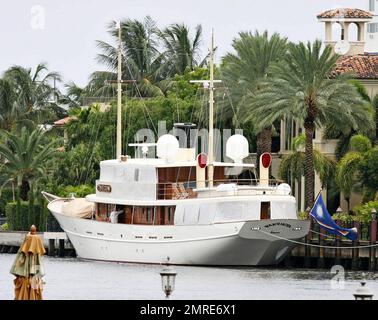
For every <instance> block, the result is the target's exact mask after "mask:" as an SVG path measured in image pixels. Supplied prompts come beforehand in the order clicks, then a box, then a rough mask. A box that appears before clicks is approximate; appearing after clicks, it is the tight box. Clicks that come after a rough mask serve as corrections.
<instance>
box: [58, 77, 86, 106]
mask: <svg viewBox="0 0 378 320" xmlns="http://www.w3.org/2000/svg"><path fill="white" fill-rule="evenodd" d="M64 86H65V88H66V93H65V94H64V95H61V97H60V99H59V102H60V103H62V104H65V105H68V106H69V107H70V108H76V107H80V106H83V105H84V99H85V98H86V96H88V95H89V92H88V88H87V87H84V88H83V87H79V86H78V85H77V84H76V83H75V82H73V81H71V82H69V83H66V84H65V85H64Z"/></svg>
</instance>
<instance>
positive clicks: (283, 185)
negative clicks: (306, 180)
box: [277, 183, 291, 196]
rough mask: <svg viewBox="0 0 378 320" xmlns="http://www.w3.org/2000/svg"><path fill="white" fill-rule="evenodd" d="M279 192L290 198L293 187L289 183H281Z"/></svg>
mask: <svg viewBox="0 0 378 320" xmlns="http://www.w3.org/2000/svg"><path fill="white" fill-rule="evenodd" d="M277 191H278V193H279V194H283V195H285V196H288V195H290V194H291V187H290V185H288V184H287V183H281V184H280V185H279V186H278V187H277Z"/></svg>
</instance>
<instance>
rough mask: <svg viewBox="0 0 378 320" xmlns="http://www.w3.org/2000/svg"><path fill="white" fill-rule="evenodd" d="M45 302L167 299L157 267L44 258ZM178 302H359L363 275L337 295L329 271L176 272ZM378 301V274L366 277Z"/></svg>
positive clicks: (5, 278) (2, 260) (2, 267)
mask: <svg viewBox="0 0 378 320" xmlns="http://www.w3.org/2000/svg"><path fill="white" fill-rule="evenodd" d="M14 258H15V255H14V254H0V300H4V299H13V297H14V296H13V279H14V276H13V275H11V274H10V273H9V269H10V267H11V265H12V263H13V260H14ZM44 266H45V270H46V275H45V277H44V279H45V282H46V285H45V289H44V299H110V300H113V299H163V298H164V295H163V293H162V291H161V280H160V275H159V272H160V270H161V269H162V267H161V266H157V265H141V264H117V263H106V262H89V261H82V260H79V259H68V258H64V259H60V258H50V257H45V258H44ZM174 268H175V270H176V272H177V279H176V289H175V291H174V293H173V295H172V299H206V300H207V299H214V300H216V299H241V300H244V299H251V300H254V299H271V300H277V299H285V300H289V299H299V300H301V299H326V300H328V299H335V300H336V299H337V300H340V299H354V298H353V292H354V291H355V289H356V287H357V286H358V285H359V280H360V279H361V278H362V272H346V274H345V276H346V280H345V283H344V288H343V289H340V288H338V289H337V288H336V289H332V287H331V279H332V277H334V276H335V275H334V274H331V273H330V271H327V270H321V271H318V270H303V269H302V270H293V269H290V270H284V269H275V268H252V267H251V268H207V267H182V266H175V267H174ZM365 276H366V279H367V286H368V287H369V289H370V290H371V291H372V292H373V293H374V296H375V299H377V297H378V281H377V280H378V274H374V273H365Z"/></svg>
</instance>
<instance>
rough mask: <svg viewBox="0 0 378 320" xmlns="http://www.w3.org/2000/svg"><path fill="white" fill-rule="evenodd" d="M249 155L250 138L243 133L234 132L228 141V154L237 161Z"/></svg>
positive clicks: (239, 161)
mask: <svg viewBox="0 0 378 320" xmlns="http://www.w3.org/2000/svg"><path fill="white" fill-rule="evenodd" d="M248 155H249V148H248V140H247V139H246V137H244V136H242V135H241V134H234V135H233V136H231V137H230V138H229V139H228V140H227V143H226V156H227V157H229V158H231V159H232V160H234V162H236V163H241V162H243V161H242V160H243V159H244V158H246V157H248Z"/></svg>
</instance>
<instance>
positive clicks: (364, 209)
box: [353, 201, 378, 222]
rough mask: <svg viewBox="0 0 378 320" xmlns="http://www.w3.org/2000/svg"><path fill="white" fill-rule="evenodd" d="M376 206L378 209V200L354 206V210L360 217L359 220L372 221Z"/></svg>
mask: <svg viewBox="0 0 378 320" xmlns="http://www.w3.org/2000/svg"><path fill="white" fill-rule="evenodd" d="M373 208H375V210H377V211H378V201H369V202H367V203H364V204H362V205H357V206H355V207H354V208H353V211H354V212H355V213H356V216H357V217H358V221H361V222H370V221H371V210H372V209H373Z"/></svg>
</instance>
